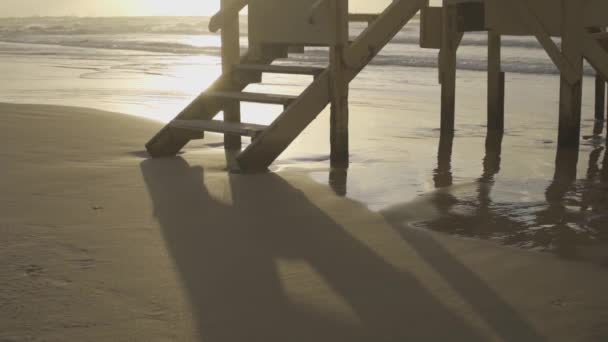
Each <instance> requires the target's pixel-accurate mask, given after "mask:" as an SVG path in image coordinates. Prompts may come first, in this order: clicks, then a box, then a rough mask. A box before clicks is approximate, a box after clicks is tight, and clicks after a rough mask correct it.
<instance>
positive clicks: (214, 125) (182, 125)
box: [169, 120, 267, 138]
mask: <svg viewBox="0 0 608 342" xmlns="http://www.w3.org/2000/svg"><path fill="white" fill-rule="evenodd" d="M169 126H170V127H172V128H179V129H186V130H191V131H196V132H213V133H224V134H235V135H242V136H246V137H252V138H255V137H256V136H257V135H258V134H260V133H262V132H263V131H264V130H265V129H266V128H267V126H263V125H256V124H249V123H234V122H226V121H218V120H173V121H171V123H170V124H169Z"/></svg>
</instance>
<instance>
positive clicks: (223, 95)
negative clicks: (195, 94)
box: [205, 91, 297, 106]
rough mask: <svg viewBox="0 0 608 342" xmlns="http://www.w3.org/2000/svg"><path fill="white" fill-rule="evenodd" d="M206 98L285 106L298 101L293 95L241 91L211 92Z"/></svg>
mask: <svg viewBox="0 0 608 342" xmlns="http://www.w3.org/2000/svg"><path fill="white" fill-rule="evenodd" d="M205 97H207V98H210V99H215V100H224V101H241V102H253V103H265V104H278V105H283V106H288V105H289V104H290V103H291V102H293V101H295V100H296V99H297V96H291V95H277V94H262V93H247V92H239V91H210V92H207V93H206V94H205Z"/></svg>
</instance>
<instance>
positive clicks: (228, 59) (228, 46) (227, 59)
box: [220, 0, 241, 150]
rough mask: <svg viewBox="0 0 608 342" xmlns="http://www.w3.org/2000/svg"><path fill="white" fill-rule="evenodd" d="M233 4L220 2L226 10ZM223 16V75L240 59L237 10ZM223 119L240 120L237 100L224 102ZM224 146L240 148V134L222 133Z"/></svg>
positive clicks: (239, 106)
mask: <svg viewBox="0 0 608 342" xmlns="http://www.w3.org/2000/svg"><path fill="white" fill-rule="evenodd" d="M233 4H234V1H233V0H222V1H221V3H220V6H221V9H222V10H223V11H227V10H228V9H229V7H230V6H232V5H233ZM227 13H228V14H226V17H225V18H224V19H225V21H224V26H223V28H222V35H221V37H222V38H221V39H222V72H223V73H224V74H225V75H230V74H232V72H233V69H234V65H235V64H238V63H239V60H240V59H241V47H240V42H239V40H240V35H239V18H238V15H239V14H238V12H229V11H227ZM224 121H226V122H230V123H239V122H241V105H240V103H239V102H237V101H230V102H226V104H225V105H224ZM224 148H225V149H227V150H236V149H240V148H241V136H240V135H235V134H225V135H224Z"/></svg>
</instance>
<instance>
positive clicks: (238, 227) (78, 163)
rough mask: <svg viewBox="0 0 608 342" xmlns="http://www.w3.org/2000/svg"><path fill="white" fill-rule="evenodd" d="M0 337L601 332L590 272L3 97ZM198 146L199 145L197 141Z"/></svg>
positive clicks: (601, 280)
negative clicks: (162, 152)
mask: <svg viewBox="0 0 608 342" xmlns="http://www.w3.org/2000/svg"><path fill="white" fill-rule="evenodd" d="M0 114H1V115H0V135H1V136H2V141H3V144H2V147H0V165H2V168H1V169H0V172H1V174H0V189H1V191H2V196H1V197H0V234H1V235H2V239H0V260H2V264H3V267H2V268H0V340H1V341H11V342H13V341H15V342H16V341H211V342H216V341H543V340H546V341H605V340H607V339H608V325H607V324H606V322H608V296H607V295H606V288H608V273H607V272H606V270H605V268H603V267H601V266H599V265H596V264H592V263H583V262H574V261H566V260H563V259H559V258H557V257H555V256H553V255H551V254H543V253H538V252H534V251H528V250H520V249H515V248H510V247H503V246H499V245H497V244H496V243H494V242H491V241H478V240H471V239H462V238H458V237H453V236H449V235H443V234H439V233H435V232H431V231H428V230H420V229H416V228H412V227H411V225H410V224H408V215H407V213H408V212H414V211H415V212H421V211H424V210H425V208H424V205H422V204H420V203H417V202H412V203H411V204H410V205H407V204H406V205H403V206H401V207H400V209H399V210H396V209H393V210H392V211H386V212H382V211H380V212H372V211H370V210H369V209H368V208H367V207H366V206H364V205H363V204H360V203H357V202H355V201H353V200H351V199H347V198H343V197H341V196H338V195H337V194H336V193H335V192H334V191H333V190H332V188H331V187H329V186H327V185H323V184H320V183H318V182H315V181H313V180H311V179H310V177H309V175H308V174H307V173H306V172H298V171H296V170H283V171H279V172H274V173H265V174H256V175H235V174H229V173H227V172H226V171H225V169H226V163H227V160H228V162H229V161H230V155H226V154H225V153H224V151H223V149H221V148H219V147H218V142H219V139H217V138H213V137H211V139H207V140H205V141H204V142H201V143H198V144H193V145H191V146H190V147H189V149H188V150H186V152H185V153H184V154H182V155H180V156H179V157H177V158H172V159H162V160H150V159H148V158H147V155H146V153H145V152H143V147H142V146H143V143H145V141H146V140H147V139H148V138H149V137H150V136H151V135H152V134H153V133H154V132H155V131H156V130H158V128H159V127H160V124H159V123H156V122H153V121H149V120H146V119H142V118H136V117H131V116H127V115H120V114H113V113H106V112H100V111H97V110H92V109H82V108H68V107H56V106H46V105H15V104H2V105H0ZM203 144H204V146H203Z"/></svg>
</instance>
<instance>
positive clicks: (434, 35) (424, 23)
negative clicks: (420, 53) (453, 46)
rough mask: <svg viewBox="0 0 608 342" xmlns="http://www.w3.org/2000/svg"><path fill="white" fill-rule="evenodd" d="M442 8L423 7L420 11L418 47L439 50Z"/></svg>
mask: <svg viewBox="0 0 608 342" xmlns="http://www.w3.org/2000/svg"><path fill="white" fill-rule="evenodd" d="M442 11H443V10H442V7H425V8H423V9H422V10H421V11H420V47H421V48H424V49H441V32H442V25H443V24H442V18H443V14H442Z"/></svg>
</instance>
